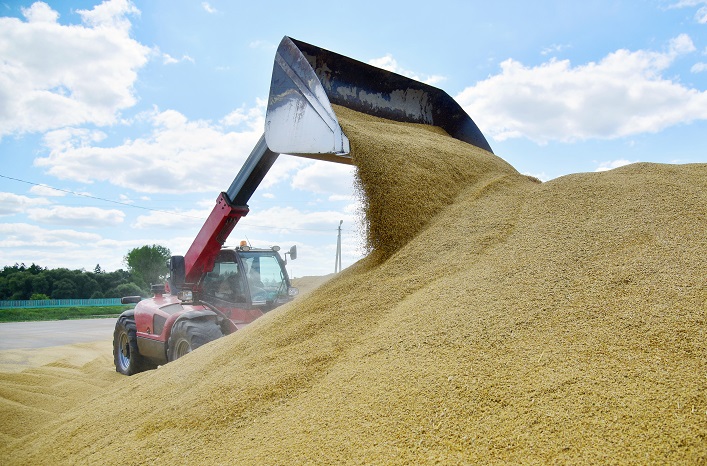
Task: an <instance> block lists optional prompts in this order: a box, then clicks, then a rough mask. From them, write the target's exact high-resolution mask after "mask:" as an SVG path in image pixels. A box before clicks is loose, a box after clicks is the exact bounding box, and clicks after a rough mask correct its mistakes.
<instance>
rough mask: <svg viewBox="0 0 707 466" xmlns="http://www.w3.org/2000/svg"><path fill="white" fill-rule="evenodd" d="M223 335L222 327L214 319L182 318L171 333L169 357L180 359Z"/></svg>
mask: <svg viewBox="0 0 707 466" xmlns="http://www.w3.org/2000/svg"><path fill="white" fill-rule="evenodd" d="M222 336H223V333H222V332H221V327H219V326H218V324H217V323H216V322H214V321H212V320H180V321H178V322H177V323H175V324H174V326H173V327H172V333H170V335H169V340H168V342H167V348H168V349H167V359H168V360H169V361H174V360H175V359H179V358H181V357H182V356H184V355H185V354H187V353H191V352H192V351H194V350H195V349H197V348H198V347H200V346H201V345H205V344H206V343H208V342H210V341H213V340H216V339H218V338H221V337H222Z"/></svg>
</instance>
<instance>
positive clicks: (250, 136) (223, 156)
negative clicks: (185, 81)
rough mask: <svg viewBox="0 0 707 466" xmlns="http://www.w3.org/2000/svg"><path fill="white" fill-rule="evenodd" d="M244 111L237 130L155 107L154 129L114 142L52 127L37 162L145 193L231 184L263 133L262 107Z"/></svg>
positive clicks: (60, 173) (56, 171)
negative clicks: (98, 141) (43, 153)
mask: <svg viewBox="0 0 707 466" xmlns="http://www.w3.org/2000/svg"><path fill="white" fill-rule="evenodd" d="M244 112H245V113H246V114H247V115H248V117H247V118H245V119H244V120H243V121H241V123H243V124H244V126H245V129H244V130H243V131H241V132H235V131H225V130H224V128H223V126H222V125H221V124H214V123H213V122H210V121H206V120H196V121H190V120H188V119H187V118H186V117H185V116H184V115H182V114H181V113H179V112H177V111H174V110H166V111H162V112H160V111H157V110H155V111H153V112H150V113H149V114H146V115H143V117H144V118H145V119H146V120H147V122H148V123H149V124H150V125H152V128H153V130H152V133H151V134H149V135H147V136H145V137H140V138H137V139H133V140H126V141H124V142H123V144H121V145H119V146H114V147H97V146H94V145H91V141H92V140H95V139H97V138H93V139H92V137H91V134H92V133H90V132H88V131H86V130H75V129H66V130H56V131H52V132H49V133H48V134H47V135H46V136H45V138H44V143H45V145H46V146H47V147H48V148H49V150H50V152H49V155H48V156H46V157H40V158H37V159H36V160H35V165H37V166H40V167H46V168H47V169H48V172H49V173H50V174H51V175H53V176H56V177H59V178H62V179H71V180H76V181H80V182H83V183H90V182H94V181H99V182H110V183H112V184H115V185H117V186H120V187H124V188H129V189H133V190H135V191H138V192H143V193H159V192H162V193H184V192H214V190H215V189H216V190H219V189H226V188H227V187H228V186H230V183H231V181H232V180H233V177H234V176H235V175H236V173H238V170H239V169H240V167H241V165H242V164H243V162H244V161H245V158H246V157H247V156H248V154H250V152H251V150H252V149H253V147H254V146H255V143H256V142H257V141H258V139H259V137H260V136H261V134H262V129H255V128H263V126H264V117H263V113H264V110H263V109H262V108H259V107H258V109H256V111H246V110H244ZM276 181H277V179H275V178H271V179H270V181H269V183H273V182H276ZM264 186H267V183H264ZM214 187H216V188H214Z"/></svg>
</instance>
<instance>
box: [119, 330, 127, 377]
mask: <svg viewBox="0 0 707 466" xmlns="http://www.w3.org/2000/svg"><path fill="white" fill-rule="evenodd" d="M118 344H119V345H120V346H119V347H118V349H119V351H118V363H119V364H120V367H121V369H123V370H125V369H127V368H128V366H129V365H130V341H129V340H128V334H127V333H121V334H120V340H119V342H118Z"/></svg>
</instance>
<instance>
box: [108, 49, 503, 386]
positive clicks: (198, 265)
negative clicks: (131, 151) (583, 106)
mask: <svg viewBox="0 0 707 466" xmlns="http://www.w3.org/2000/svg"><path fill="white" fill-rule="evenodd" d="M332 104H335V105H340V106H343V107H347V108H351V109H353V110H356V111H359V112H363V113H367V114H370V115H374V116H378V117H381V118H387V119H390V120H395V121H402V122H412V123H422V124H428V125H433V126H439V127H441V128H443V129H444V130H446V131H447V133H449V135H450V136H451V137H454V138H456V139H459V140H461V141H464V142H467V143H469V144H472V145H474V146H477V147H480V148H482V149H485V150H487V151H489V152H491V148H490V147H489V145H488V143H487V141H486V139H485V138H484V136H483V135H482V134H481V131H479V129H478V127H477V126H476V124H475V123H474V122H473V121H472V119H471V118H470V117H469V116H468V115H467V114H466V113H465V112H464V110H462V108H461V107H460V106H459V104H457V103H456V102H455V101H454V100H453V99H452V98H451V97H450V96H449V95H448V94H447V93H445V92H444V91H442V90H440V89H437V88H435V87H432V86H429V85H427V84H424V83H421V82H418V81H414V80H412V79H409V78H406V77H404V76H401V75H398V74H395V73H391V72H389V71H385V70H382V69H380V68H376V67H373V66H370V65H367V64H365V63H362V62H359V61H356V60H353V59H351V58H348V57H345V56H343V55H339V54H336V53H333V52H330V51H327V50H324V49H322V48H320V47H316V46H314V45H310V44H307V43H304V42H301V41H298V40H295V39H291V38H289V37H284V38H283V39H282V41H281V43H280V45H279V47H278V49H277V51H276V53H275V62H274V65H273V72H272V79H271V84H270V95H269V98H268V106H267V112H266V118H265V131H264V134H263V136H262V137H261V138H260V140H259V141H258V143H257V144H256V145H255V148H254V149H253V151H252V152H251V154H250V155H249V156H248V158H247V160H246V162H245V164H244V165H243V167H242V168H241V170H240V171H239V173H238V174H237V175H236V177H235V179H234V180H233V182H232V183H231V186H230V187H229V188H228V190H227V191H226V192H222V193H221V194H220V195H219V196H218V198H217V199H216V205H215V206H214V208H213V210H212V211H211V214H210V215H209V217H208V218H207V219H206V222H205V223H204V225H203V226H202V228H201V230H200V231H199V233H198V234H197V236H196V238H195V239H194V242H193V243H192V245H191V247H190V248H189V250H188V251H187V253H186V254H185V255H184V256H172V257H171V259H170V261H169V269H170V276H169V279H168V281H167V284H166V285H153V290H152V291H153V293H154V296H153V297H152V298H149V299H141V298H140V297H126V298H123V302H124V303H136V306H135V308H134V309H131V310H128V311H125V312H124V313H123V314H121V315H120V317H119V318H118V320H117V323H116V326H115V332H114V337H113V356H114V360H115V368H116V371H118V372H120V373H122V374H125V375H132V374H135V373H138V372H141V371H144V370H148V369H152V368H155V367H157V366H158V365H160V364H165V363H167V362H169V361H173V360H175V359H177V358H179V357H181V356H183V355H185V354H186V353H189V352H190V351H192V350H194V349H196V348H198V347H199V346H201V345H204V344H205V343H208V342H209V341H212V340H215V339H217V338H220V337H222V336H224V335H228V334H230V333H233V332H235V331H236V330H238V329H240V328H242V327H244V326H245V325H247V324H248V323H250V322H252V321H254V320H255V319H257V318H258V317H260V316H262V315H263V314H264V313H265V312H268V311H269V310H272V309H273V308H275V307H277V306H279V305H281V304H284V303H286V302H288V301H290V300H292V299H293V297H294V296H295V295H296V294H297V290H296V288H293V287H292V286H291V284H290V279H289V277H288V275H287V271H286V269H285V262H284V261H283V259H282V258H281V257H280V254H279V252H278V250H279V248H277V247H273V248H272V249H253V248H250V247H248V246H247V245H245V244H241V246H239V247H237V248H223V244H224V242H225V241H226V238H227V237H228V235H229V234H230V233H231V231H232V230H233V228H234V227H235V225H236V223H238V221H239V220H240V218H241V217H243V216H245V215H247V214H248V205H247V203H248V200H249V199H250V197H251V195H252V194H253V193H254V191H255V190H256V188H257V187H258V185H259V184H260V182H261V181H262V180H263V178H264V177H265V175H266V174H267V172H268V170H269V169H270V167H271V166H272V164H273V163H274V162H275V160H276V159H277V157H278V155H279V154H290V155H296V156H300V157H308V158H312V159H317V160H325V161H330V162H337V163H346V164H351V156H350V154H349V152H350V146H349V140H348V138H347V137H346V135H345V134H344V132H343V130H342V128H341V127H340V126H339V122H338V119H337V116H336V114H335V112H334V110H333V108H332ZM287 254H290V258H291V259H295V258H296V256H297V251H296V249H295V248H294V247H293V248H292V249H290V251H289V252H288V253H285V255H287Z"/></svg>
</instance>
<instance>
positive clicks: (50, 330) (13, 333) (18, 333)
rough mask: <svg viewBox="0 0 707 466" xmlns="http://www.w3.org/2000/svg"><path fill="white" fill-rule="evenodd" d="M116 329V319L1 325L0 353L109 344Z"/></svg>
mask: <svg viewBox="0 0 707 466" xmlns="http://www.w3.org/2000/svg"><path fill="white" fill-rule="evenodd" d="M114 328H115V318H106V319H82V320H55V321H45V322H11V323H6V324H0V350H7V349H21V348H45V347H48V346H63V345H72V344H74V343H85V342H90V341H99V340H103V341H109V340H111V339H112V338H113V329H114Z"/></svg>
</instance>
